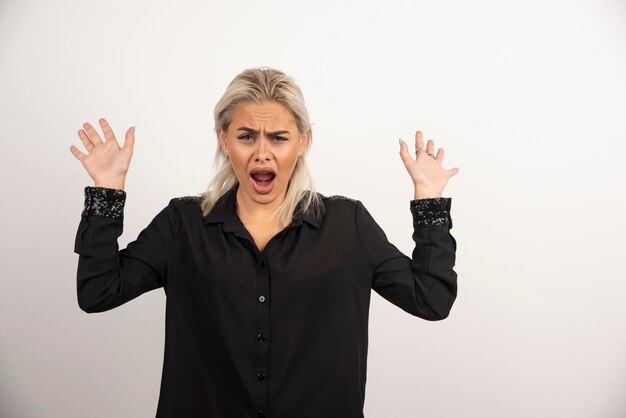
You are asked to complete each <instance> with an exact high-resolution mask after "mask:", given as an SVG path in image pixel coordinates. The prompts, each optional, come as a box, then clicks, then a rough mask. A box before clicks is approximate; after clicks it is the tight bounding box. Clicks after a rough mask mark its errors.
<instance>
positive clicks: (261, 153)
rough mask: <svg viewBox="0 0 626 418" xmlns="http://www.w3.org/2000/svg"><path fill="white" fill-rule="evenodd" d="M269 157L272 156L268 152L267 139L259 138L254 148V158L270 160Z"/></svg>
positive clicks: (256, 159)
mask: <svg viewBox="0 0 626 418" xmlns="http://www.w3.org/2000/svg"><path fill="white" fill-rule="evenodd" d="M271 157H272V154H271V152H270V149H269V145H268V144H267V141H265V139H261V140H260V141H258V146H257V147H256V150H255V156H254V160H255V161H270V160H271Z"/></svg>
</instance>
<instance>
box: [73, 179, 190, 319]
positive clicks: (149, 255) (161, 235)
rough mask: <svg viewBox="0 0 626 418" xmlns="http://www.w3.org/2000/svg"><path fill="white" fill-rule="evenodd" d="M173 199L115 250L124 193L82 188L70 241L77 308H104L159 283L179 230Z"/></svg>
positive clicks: (94, 309) (120, 226)
mask: <svg viewBox="0 0 626 418" xmlns="http://www.w3.org/2000/svg"><path fill="white" fill-rule="evenodd" d="M174 201H175V199H171V200H170V202H169V204H168V205H167V207H165V208H164V209H162V210H161V212H159V213H158V214H157V215H156V216H155V217H154V219H153V220H152V221H151V222H150V224H149V225H148V226H147V227H146V228H145V229H143V230H142V231H141V232H140V233H139V236H138V237H137V239H136V240H135V241H133V242H131V243H129V244H128V245H127V246H126V248H124V249H122V250H119V247H118V242H117V239H118V238H119V236H120V235H121V234H122V231H123V220H124V204H125V202H126V192H125V191H123V190H118V189H110V188H105V187H91V186H87V187H85V207H84V210H83V211H82V213H81V219H80V223H79V225H78V231H77V233H76V241H75V244H74V252H75V253H76V254H78V255H79V258H78V270H77V296H78V306H79V307H80V308H81V309H82V310H83V311H85V312H87V313H92V312H103V311H107V310H109V309H113V308H115V307H117V306H119V305H122V304H123V303H126V302H128V301H129V300H131V299H134V298H136V297H137V296H139V295H141V294H143V293H145V292H148V291H150V290H153V289H156V288H159V287H162V286H164V281H165V277H166V271H167V263H168V260H169V255H170V253H171V249H172V247H173V243H174V241H175V239H176V236H177V234H178V231H179V229H180V216H179V211H178V209H177V207H176V206H175V205H174ZM118 250H119V251H118Z"/></svg>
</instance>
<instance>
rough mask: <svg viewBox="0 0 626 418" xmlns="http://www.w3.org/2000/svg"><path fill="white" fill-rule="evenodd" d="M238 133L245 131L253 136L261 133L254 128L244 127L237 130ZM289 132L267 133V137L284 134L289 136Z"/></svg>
mask: <svg viewBox="0 0 626 418" xmlns="http://www.w3.org/2000/svg"><path fill="white" fill-rule="evenodd" d="M237 130H238V131H244V132H248V133H251V134H258V133H259V131H257V130H255V129H252V128H248V127H247V126H242V127H240V128H239V129H237ZM288 133H289V131H274V132H267V136H276V135H282V134H288Z"/></svg>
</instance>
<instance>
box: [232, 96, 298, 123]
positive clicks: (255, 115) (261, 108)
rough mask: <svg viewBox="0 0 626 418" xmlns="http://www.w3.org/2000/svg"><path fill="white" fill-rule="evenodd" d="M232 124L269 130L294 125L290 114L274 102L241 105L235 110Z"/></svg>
mask: <svg viewBox="0 0 626 418" xmlns="http://www.w3.org/2000/svg"><path fill="white" fill-rule="evenodd" d="M232 122H234V123H244V124H247V126H249V127H254V126H252V125H267V126H268V128H269V129H273V128H275V127H287V126H295V124H296V121H295V119H294V118H293V116H292V115H291V113H289V111H288V110H287V109H286V108H285V107H284V106H283V105H281V104H280V103H276V102H263V103H242V104H240V105H238V106H237V107H236V108H235V111H234V112H233V120H232Z"/></svg>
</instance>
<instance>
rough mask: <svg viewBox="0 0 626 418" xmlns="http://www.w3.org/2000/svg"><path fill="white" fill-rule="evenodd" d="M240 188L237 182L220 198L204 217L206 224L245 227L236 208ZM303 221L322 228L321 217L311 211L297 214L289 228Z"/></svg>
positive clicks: (227, 228)
mask: <svg viewBox="0 0 626 418" xmlns="http://www.w3.org/2000/svg"><path fill="white" fill-rule="evenodd" d="M238 188H239V184H236V185H235V186H233V187H232V188H231V189H230V190H229V191H227V192H226V193H225V194H224V195H222V197H220V198H219V199H218V201H217V202H216V203H215V206H214V207H213V209H212V210H211V212H209V214H208V215H206V216H205V217H204V224H205V225H209V224H214V223H223V228H224V231H238V230H240V229H241V228H244V226H243V224H242V223H241V220H240V219H239V216H237V212H236V210H235V201H236V197H237V189H238ZM302 222H306V223H308V224H309V225H311V226H312V227H314V228H316V229H319V228H320V219H318V218H316V217H315V215H314V214H313V213H310V212H307V213H304V214H302V213H297V214H295V215H294V216H293V219H292V220H291V224H289V226H288V227H287V228H290V227H292V226H293V227H295V226H299V225H301V224H302Z"/></svg>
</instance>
